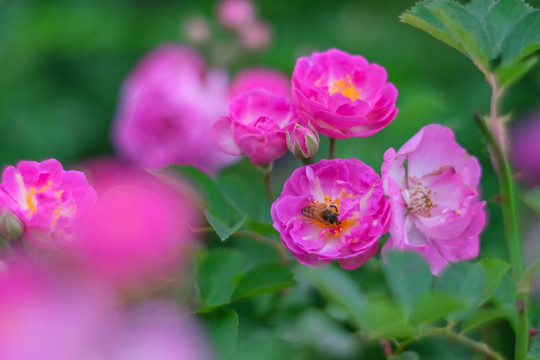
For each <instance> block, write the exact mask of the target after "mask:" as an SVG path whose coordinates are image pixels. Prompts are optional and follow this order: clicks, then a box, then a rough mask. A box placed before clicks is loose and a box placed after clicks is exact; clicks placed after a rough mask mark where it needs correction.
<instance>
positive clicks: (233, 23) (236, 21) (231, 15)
mask: <svg viewBox="0 0 540 360" xmlns="http://www.w3.org/2000/svg"><path fill="white" fill-rule="evenodd" d="M217 15H218V20H219V22H220V24H221V25H222V26H223V27H224V28H226V29H233V30H238V29H240V28H242V27H244V26H246V25H248V24H251V23H252V22H254V21H255V20H256V16H255V6H253V2H252V1H251V0H221V1H220V2H219V4H218V8H217Z"/></svg>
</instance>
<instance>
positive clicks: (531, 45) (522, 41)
mask: <svg viewBox="0 0 540 360" xmlns="http://www.w3.org/2000/svg"><path fill="white" fill-rule="evenodd" d="M538 29H540V9H535V10H534V11H531V12H529V13H528V14H527V15H525V16H523V17H522V18H521V19H520V20H519V21H518V22H517V23H516V25H515V26H514V28H513V29H512V31H511V32H510V33H509V34H508V36H507V37H506V38H505V39H504V42H503V45H502V63H503V65H508V64H510V63H512V62H517V61H519V60H521V59H523V58H525V57H527V56H529V55H531V54H532V53H534V52H535V51H536V50H538V49H540V30H538Z"/></svg>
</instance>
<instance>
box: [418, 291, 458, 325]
mask: <svg viewBox="0 0 540 360" xmlns="http://www.w3.org/2000/svg"><path fill="white" fill-rule="evenodd" d="M466 307H467V302H466V301H465V300H463V299H460V298H458V297H455V296H453V295H452V294H443V293H438V292H430V293H426V294H424V295H423V296H421V297H419V298H418V299H417V301H416V302H415V304H414V310H413V313H412V316H411V320H412V321H414V322H417V323H428V322H431V321H434V320H438V319H441V318H444V317H446V316H447V315H449V314H452V313H454V312H456V311H459V310H462V309H464V308H466Z"/></svg>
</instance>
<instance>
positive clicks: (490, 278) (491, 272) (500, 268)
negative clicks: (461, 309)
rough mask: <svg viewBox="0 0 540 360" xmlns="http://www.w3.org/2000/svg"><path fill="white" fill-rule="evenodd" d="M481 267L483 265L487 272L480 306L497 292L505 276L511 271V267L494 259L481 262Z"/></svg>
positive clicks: (485, 259)
mask: <svg viewBox="0 0 540 360" xmlns="http://www.w3.org/2000/svg"><path fill="white" fill-rule="evenodd" d="M480 265H482V267H483V268H484V270H485V272H486V285H485V287H484V290H483V292H482V296H481V298H480V304H482V303H484V302H486V301H487V300H488V299H489V298H490V297H491V295H493V293H494V292H495V290H497V287H499V284H500V283H501V280H502V278H503V276H504V274H506V272H507V271H508V270H509V269H510V265H509V264H508V263H506V262H504V261H502V260H499V259H493V258H484V259H482V260H480Z"/></svg>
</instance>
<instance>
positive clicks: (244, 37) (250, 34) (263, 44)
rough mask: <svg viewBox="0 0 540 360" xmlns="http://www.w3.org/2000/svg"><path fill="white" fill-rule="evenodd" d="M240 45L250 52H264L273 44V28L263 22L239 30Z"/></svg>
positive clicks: (256, 22)
mask: <svg viewBox="0 0 540 360" xmlns="http://www.w3.org/2000/svg"><path fill="white" fill-rule="evenodd" d="M238 37H239V39H240V43H241V44H242V45H243V46H244V47H245V48H246V49H248V50H253V51H257V50H264V49H266V48H267V47H268V46H269V45H270V43H271V42H272V28H271V27H270V25H269V24H267V23H265V22H262V21H259V20H258V21H255V22H252V23H249V24H247V25H246V26H244V27H242V28H240V29H239V32H238Z"/></svg>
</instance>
